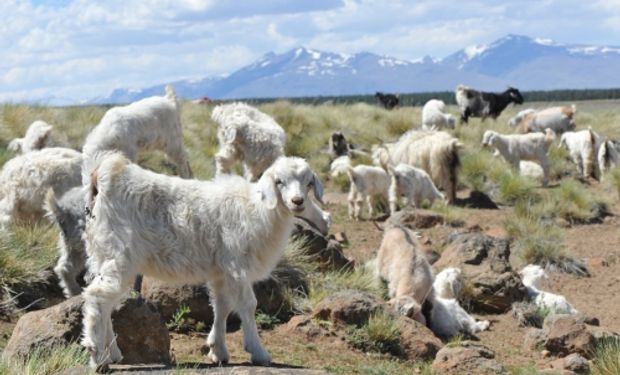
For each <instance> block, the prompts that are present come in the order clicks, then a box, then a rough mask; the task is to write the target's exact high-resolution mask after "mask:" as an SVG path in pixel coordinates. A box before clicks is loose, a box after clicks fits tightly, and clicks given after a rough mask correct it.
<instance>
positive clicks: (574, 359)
mask: <svg viewBox="0 0 620 375" xmlns="http://www.w3.org/2000/svg"><path fill="white" fill-rule="evenodd" d="M549 366H550V367H551V368H552V369H554V370H560V371H564V370H566V371H571V372H572V373H575V374H589V373H590V363H588V360H587V359H585V358H584V357H583V356H581V355H579V354H577V353H573V354H569V355H568V356H566V357H564V358H560V359H556V360H555V361H553V362H551V363H550V364H549Z"/></svg>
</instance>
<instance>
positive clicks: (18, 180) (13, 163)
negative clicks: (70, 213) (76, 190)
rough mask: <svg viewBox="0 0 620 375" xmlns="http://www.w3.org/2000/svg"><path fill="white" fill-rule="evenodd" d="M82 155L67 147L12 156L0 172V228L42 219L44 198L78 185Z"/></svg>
mask: <svg viewBox="0 0 620 375" xmlns="http://www.w3.org/2000/svg"><path fill="white" fill-rule="evenodd" d="M81 165H82V154H80V153H79V152H77V151H75V150H72V149H68V148H55V147H54V148H44V149H42V150H36V151H31V152H28V153H26V154H22V155H19V156H16V157H15V158H13V159H10V160H9V161H7V162H6V163H5V164H4V166H3V167H2V171H0V228H5V227H6V226H7V225H9V224H10V223H12V222H15V221H17V222H32V221H37V220H40V219H41V218H43V216H44V215H45V211H44V209H43V207H44V202H45V195H46V194H47V191H48V190H49V189H50V188H51V189H52V190H53V191H54V193H55V194H57V195H62V194H63V193H64V192H66V191H67V190H69V189H70V188H72V187H74V186H77V185H80V182H81V178H80V168H81Z"/></svg>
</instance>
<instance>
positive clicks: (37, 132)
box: [8, 120, 52, 154]
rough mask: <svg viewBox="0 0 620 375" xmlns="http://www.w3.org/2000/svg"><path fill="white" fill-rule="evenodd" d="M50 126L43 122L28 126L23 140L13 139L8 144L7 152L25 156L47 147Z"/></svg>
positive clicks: (39, 121) (50, 130) (50, 131)
mask: <svg viewBox="0 0 620 375" xmlns="http://www.w3.org/2000/svg"><path fill="white" fill-rule="evenodd" d="M51 133H52V126H51V125H50V124H48V123H47V122H45V121H41V120H37V121H35V122H33V123H32V124H30V126H29V127H28V130H26V135H24V138H15V139H14V140H12V141H11V142H10V143H9V147H8V148H9V150H11V151H13V152H16V153H20V154H25V153H27V152H30V151H34V150H40V149H42V148H45V147H47V146H48V143H49V140H50V134H51Z"/></svg>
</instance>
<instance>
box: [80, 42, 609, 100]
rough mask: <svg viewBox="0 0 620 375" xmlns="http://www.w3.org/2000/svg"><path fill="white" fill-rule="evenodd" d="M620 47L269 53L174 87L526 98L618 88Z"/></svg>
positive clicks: (222, 93)
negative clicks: (499, 93)
mask: <svg viewBox="0 0 620 375" xmlns="http://www.w3.org/2000/svg"><path fill="white" fill-rule="evenodd" d="M618 66H620V47H604V46H587V45H574V44H573V45H565V44H560V43H556V42H554V41H551V40H549V39H540V38H537V39H534V38H530V37H527V36H521V35H512V34H511V35H507V36H505V37H503V38H501V39H498V40H496V41H494V42H493V43H491V44H480V45H473V46H469V47H466V48H463V49H462V50H460V51H457V52H455V53H453V54H451V55H449V56H447V57H445V58H443V59H436V58H432V57H429V56H427V57H424V58H423V59H419V60H416V61H406V60H401V59H397V58H394V57H388V56H379V55H376V54H373V53H370V52H361V53H357V54H354V55H347V54H341V53H333V52H325V51H318V50H313V49H308V48H303V47H299V48H295V49H292V50H290V51H288V52H285V53H282V54H275V53H273V52H269V53H267V54H265V55H264V56H262V57H261V58H260V59H258V60H257V61H255V62H254V63H252V64H250V65H248V66H246V67H243V68H241V69H239V70H237V71H235V72H233V73H231V74H230V75H228V76H226V77H220V78H205V79H201V80H194V81H178V82H172V83H173V85H174V86H175V89H176V90H177V93H178V94H179V95H180V96H182V97H185V98H189V99H193V98H199V97H202V96H208V97H210V98H214V99H235V98H261V97H297V96H327V95H329V96H332V95H333V96H338V95H358V94H374V93H375V91H386V92H401V93H404V92H428V91H445V90H453V89H454V87H456V86H457V85H458V84H460V83H464V84H467V85H469V86H472V87H476V88H478V89H483V90H501V89H503V88H504V87H505V86H507V85H512V86H515V87H518V88H520V89H523V90H551V89H565V88H571V89H579V88H609V87H620V75H619V74H617V70H618V69H617V67H618ZM163 92H164V84H161V85H157V86H153V87H149V88H145V89H139V90H131V89H116V90H114V91H113V92H112V93H110V95H107V96H105V97H100V98H96V99H93V100H92V101H91V102H92V103H126V102H131V101H135V100H138V99H141V98H144V97H147V96H151V95H161V94H162V93H163Z"/></svg>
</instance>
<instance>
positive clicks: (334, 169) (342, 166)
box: [329, 155, 351, 178]
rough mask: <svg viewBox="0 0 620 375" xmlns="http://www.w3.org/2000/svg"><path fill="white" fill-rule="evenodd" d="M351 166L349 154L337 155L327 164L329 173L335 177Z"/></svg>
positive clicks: (345, 171)
mask: <svg viewBox="0 0 620 375" xmlns="http://www.w3.org/2000/svg"><path fill="white" fill-rule="evenodd" d="M350 167H351V158H350V157H349V155H344V156H339V157H337V158H336V159H334V161H332V162H331V164H330V165H329V175H330V176H331V177H332V178H336V177H338V176H340V175H341V174H344V173H347V171H348V170H349V168H350Z"/></svg>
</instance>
